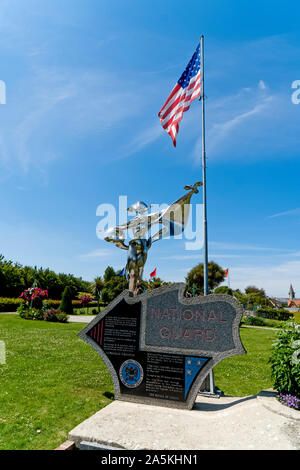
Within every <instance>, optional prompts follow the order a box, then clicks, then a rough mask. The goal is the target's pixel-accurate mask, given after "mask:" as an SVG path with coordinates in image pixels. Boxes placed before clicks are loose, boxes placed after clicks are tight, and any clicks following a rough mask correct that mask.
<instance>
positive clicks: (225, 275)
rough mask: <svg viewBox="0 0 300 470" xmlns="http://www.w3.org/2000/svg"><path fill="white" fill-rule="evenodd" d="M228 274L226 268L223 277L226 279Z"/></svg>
mask: <svg viewBox="0 0 300 470" xmlns="http://www.w3.org/2000/svg"><path fill="white" fill-rule="evenodd" d="M228 274H229V270H228V268H227V269H225V274H224V277H228Z"/></svg>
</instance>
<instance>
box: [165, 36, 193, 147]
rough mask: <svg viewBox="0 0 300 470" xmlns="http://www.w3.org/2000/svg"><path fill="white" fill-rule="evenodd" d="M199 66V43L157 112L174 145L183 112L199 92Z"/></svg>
mask: <svg viewBox="0 0 300 470" xmlns="http://www.w3.org/2000/svg"><path fill="white" fill-rule="evenodd" d="M200 67H201V61H200V44H198V46H197V49H196V50H195V52H194V55H193V57H192V58H191V60H190V61H189V63H188V66H187V68H186V69H185V71H184V72H183V74H182V75H181V77H180V79H179V80H178V82H177V83H176V85H175V86H174V88H173V90H172V92H171V94H170V96H169V97H168V99H167V101H166V102H165V104H164V105H163V107H162V108H161V110H160V111H159V113H158V117H159V118H160V122H161V125H162V126H163V128H164V129H165V131H166V132H167V133H168V134H170V136H171V138H172V140H173V144H174V147H176V136H177V134H178V130H179V122H180V121H181V119H182V116H183V113H184V112H185V111H187V110H188V109H189V108H190V105H191V102H192V101H194V100H195V99H196V98H198V96H200V93H201V69H200Z"/></svg>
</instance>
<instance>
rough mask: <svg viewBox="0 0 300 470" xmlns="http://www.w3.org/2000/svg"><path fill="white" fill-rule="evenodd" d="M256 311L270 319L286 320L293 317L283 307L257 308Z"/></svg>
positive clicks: (260, 315)
mask: <svg viewBox="0 0 300 470" xmlns="http://www.w3.org/2000/svg"><path fill="white" fill-rule="evenodd" d="M256 313H257V315H258V316H259V317H263V318H269V319H270V320H279V321H288V320H290V319H291V318H293V314H292V313H291V312H289V311H288V310H284V309H276V308H259V309H258V310H257V311H256Z"/></svg>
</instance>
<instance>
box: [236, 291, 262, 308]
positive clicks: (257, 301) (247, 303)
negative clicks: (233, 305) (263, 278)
mask: <svg viewBox="0 0 300 470" xmlns="http://www.w3.org/2000/svg"><path fill="white" fill-rule="evenodd" d="M247 289H257V288H254V287H248V288H247ZM257 290H258V291H259V292H258V293H257V292H249V293H248V294H243V293H242V292H241V291H240V290H239V289H237V290H234V291H233V295H234V297H235V298H236V299H237V301H238V302H240V303H241V304H242V305H243V307H245V308H246V309H247V310H252V309H253V308H254V307H257V306H260V307H268V306H270V301H269V299H268V298H267V297H266V296H263V295H262V292H264V290H263V289H257Z"/></svg>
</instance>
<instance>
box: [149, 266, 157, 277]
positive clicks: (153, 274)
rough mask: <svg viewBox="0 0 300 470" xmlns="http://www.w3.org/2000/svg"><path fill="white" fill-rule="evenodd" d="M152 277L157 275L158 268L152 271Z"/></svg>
mask: <svg viewBox="0 0 300 470" xmlns="http://www.w3.org/2000/svg"><path fill="white" fill-rule="evenodd" d="M150 277H156V268H155V269H154V271H152V273H150Z"/></svg>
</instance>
